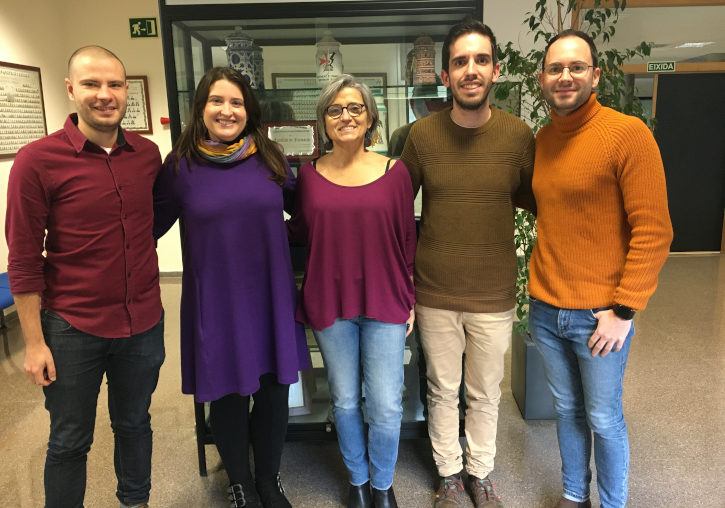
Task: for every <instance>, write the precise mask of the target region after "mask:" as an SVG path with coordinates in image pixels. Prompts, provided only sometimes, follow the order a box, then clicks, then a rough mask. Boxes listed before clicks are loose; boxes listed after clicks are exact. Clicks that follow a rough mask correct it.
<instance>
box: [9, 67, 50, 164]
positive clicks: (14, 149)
mask: <svg viewBox="0 0 725 508" xmlns="http://www.w3.org/2000/svg"><path fill="white" fill-rule="evenodd" d="M47 133H48V130H47V127H46V123H45V105H44V104H43V85H42V82H41V80H40V69H39V68H38V67H30V66H28V65H19V64H13V63H7V62H0V157H3V158H4V157H14V156H15V154H16V153H18V150H20V149H21V148H22V147H23V146H25V145H27V144H28V143H30V142H31V141H35V140H36V139H40V138H42V137H44V136H45V135H46V134H47Z"/></svg>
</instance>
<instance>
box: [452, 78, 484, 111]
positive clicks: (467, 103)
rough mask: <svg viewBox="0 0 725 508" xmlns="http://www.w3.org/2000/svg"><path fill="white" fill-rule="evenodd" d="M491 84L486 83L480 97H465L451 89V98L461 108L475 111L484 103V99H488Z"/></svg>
mask: <svg viewBox="0 0 725 508" xmlns="http://www.w3.org/2000/svg"><path fill="white" fill-rule="evenodd" d="M492 86H493V83H491V82H489V83H487V84H486V86H485V88H484V90H483V95H482V96H481V97H480V98H470V99H466V98H464V97H462V96H461V95H460V94H458V93H457V91H456V92H454V91H451V95H453V100H454V101H455V103H456V104H458V106H460V107H461V109H465V110H467V111H476V110H478V109H480V108H481V107H482V106H483V105H484V104H486V101H487V100H488V95H489V94H490V93H491V87H492Z"/></svg>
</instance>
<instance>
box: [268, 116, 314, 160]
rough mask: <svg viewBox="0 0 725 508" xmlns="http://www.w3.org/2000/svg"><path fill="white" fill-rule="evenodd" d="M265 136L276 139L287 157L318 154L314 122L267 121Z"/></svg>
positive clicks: (303, 156) (296, 158)
mask: <svg viewBox="0 0 725 508" xmlns="http://www.w3.org/2000/svg"><path fill="white" fill-rule="evenodd" d="M265 127H266V128H267V136H268V137H269V139H271V140H272V141H276V142H277V143H279V144H280V145H282V148H283V150H284V154H285V156H286V157H287V158H288V159H292V160H299V159H313V158H315V157H317V156H318V154H319V146H318V142H317V126H316V124H315V122H283V123H268V124H265Z"/></svg>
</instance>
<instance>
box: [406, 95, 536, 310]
mask: <svg viewBox="0 0 725 508" xmlns="http://www.w3.org/2000/svg"><path fill="white" fill-rule="evenodd" d="M450 113H451V109H450V108H448V109H445V110H443V111H441V112H439V113H436V114H434V115H431V116H428V117H426V118H423V119H421V120H418V121H417V122H415V123H414V124H413V127H412V128H411V130H410V135H409V136H408V140H407V142H406V143H405V148H404V149H403V154H402V155H401V159H402V160H403V162H404V163H405V165H406V166H407V167H408V170H409V171H410V177H411V180H412V182H413V192H414V193H415V194H417V193H418V189H419V188H421V187H422V188H423V213H422V218H421V224H420V237H419V239H418V248H417V250H416V255H415V297H416V302H417V303H420V304H422V305H425V306H427V307H434V308H438V309H446V310H454V311H459V312H503V311H506V310H509V309H511V308H513V306H514V295H515V279H516V269H517V268H516V267H517V263H516V252H515V247H514V241H513V234H514V222H513V216H514V205H516V206H521V207H524V208H527V209H529V210H533V209H535V202H534V198H533V193H532V191H531V176H532V172H533V162H534V161H533V158H534V136H533V134H532V132H531V129H530V128H529V127H528V126H527V125H526V124H525V123H524V122H523V121H521V120H520V119H519V118H516V117H515V116H513V115H510V114H508V113H504V112H503V111H501V110H499V109H496V108H491V118H490V119H489V120H488V121H487V122H486V123H485V124H484V125H482V126H481V127H478V128H474V129H467V128H464V127H460V126H458V125H456V124H455V123H453V121H452V120H451V117H450Z"/></svg>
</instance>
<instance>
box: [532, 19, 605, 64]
mask: <svg viewBox="0 0 725 508" xmlns="http://www.w3.org/2000/svg"><path fill="white" fill-rule="evenodd" d="M564 37H579V38H580V39H583V40H584V42H586V43H587V44H588V45H589V51H591V53H592V65H593V66H594V68H595V69H596V68H597V67H599V52H598V51H597V46H596V45H595V44H594V39H592V38H591V36H590V35H589V34H586V33H584V32H582V31H581V30H574V29H573V28H569V29H567V30H564V31H563V32H561V33H559V34H556V35H555V36H554V37H552V38H551V40H550V41H549V42H548V43H547V44H546V49H545V50H544V58H543V59H542V60H541V70H544V67H545V66H546V55H548V54H549V48H550V47H551V45H552V44H554V43H555V42H556V41H558V40H559V39H563V38H564Z"/></svg>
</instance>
